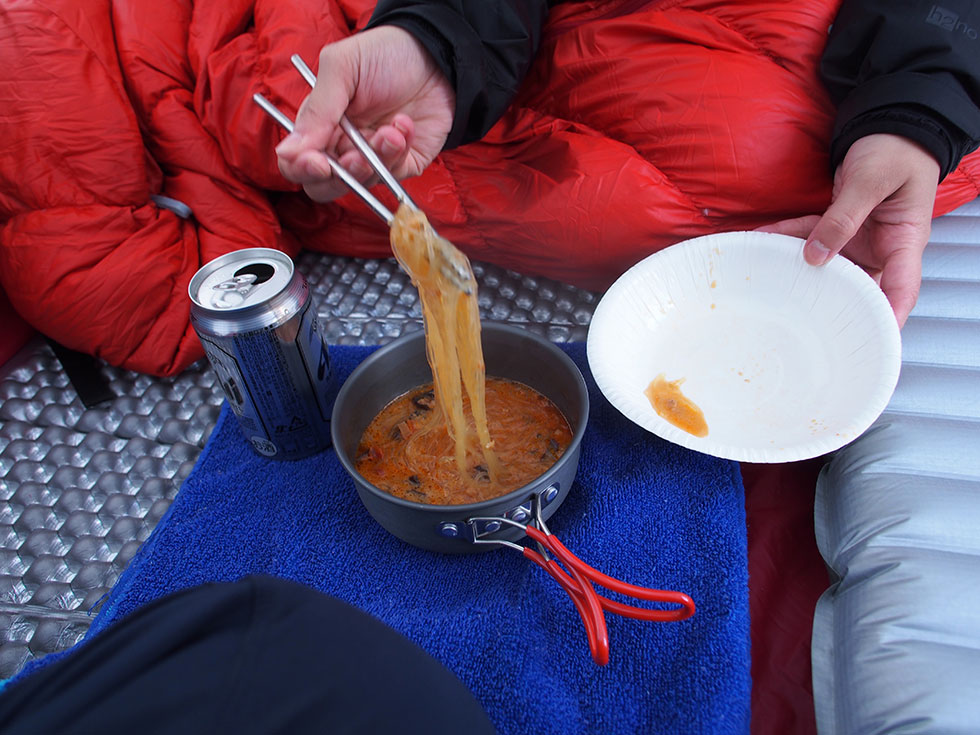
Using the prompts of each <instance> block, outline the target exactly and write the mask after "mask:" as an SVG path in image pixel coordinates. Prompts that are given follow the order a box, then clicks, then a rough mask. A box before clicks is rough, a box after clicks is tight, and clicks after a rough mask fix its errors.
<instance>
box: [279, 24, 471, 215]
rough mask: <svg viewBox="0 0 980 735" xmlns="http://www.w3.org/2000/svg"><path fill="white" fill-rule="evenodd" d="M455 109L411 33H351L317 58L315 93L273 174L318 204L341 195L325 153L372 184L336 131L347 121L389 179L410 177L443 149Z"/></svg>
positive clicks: (341, 187) (451, 97)
mask: <svg viewBox="0 0 980 735" xmlns="http://www.w3.org/2000/svg"><path fill="white" fill-rule="evenodd" d="M454 105H455V96H454V92H453V89H452V87H451V86H450V84H449V81H448V80H447V79H446V77H445V76H444V75H443V73H442V72H441V71H440V70H439V68H438V67H437V66H436V65H435V63H434V62H433V60H432V58H431V57H430V56H429V53H428V52H427V51H426V50H425V49H424V48H423V47H422V45H421V44H420V43H419V42H418V41H417V40H416V39H415V37H414V36H412V35H411V34H410V33H408V32H407V31H404V30H402V29H401V28H398V27H395V26H378V27H376V28H372V29H369V30H367V31H364V32H362V33H357V34H355V35H353V36H351V37H349V38H346V39H344V40H342V41H338V42H336V43H332V44H328V45H326V46H324V47H323V49H322V50H321V51H320V66H319V69H318V71H317V82H316V86H315V87H314V88H313V91H312V92H311V93H310V94H309V95H308V96H307V98H306V99H305V100H304V101H303V104H302V105H301V106H300V109H299V112H298V113H297V115H296V124H295V128H294V130H293V133H292V134H290V135H289V136H287V137H286V138H285V139H283V141H282V142H281V143H280V144H279V145H278V146H277V147H276V154H277V155H278V157H279V170H280V171H281V172H282V174H283V176H285V177H286V178H287V179H289V180H290V181H295V182H297V183H299V184H302V185H303V189H304V190H305V191H306V193H307V194H308V195H309V196H310V198H311V199H314V200H315V201H318V202H326V201H330V200H332V199H336V198H337V197H339V196H342V195H343V194H345V193H347V191H348V189H347V187H346V186H345V185H344V183H343V182H341V181H340V179H339V178H337V177H335V176H333V174H332V172H331V170H330V164H329V163H328V162H327V156H326V155H325V154H330V155H332V156H333V157H334V158H336V159H337V161H338V162H339V163H340V164H341V165H342V166H343V167H344V168H346V169H347V170H348V171H350V172H351V174H352V175H353V176H355V177H356V178H357V179H358V180H360V181H361V182H362V183H364V184H365V185H366V186H371V185H373V184H374V183H376V178H377V177H376V176H375V175H374V173H373V171H372V170H371V168H370V166H369V165H368V163H367V161H365V160H364V158H363V157H362V156H361V154H360V153H358V152H357V150H356V149H355V148H354V147H353V144H351V142H350V141H349V140H348V139H347V138H346V136H344V134H343V132H342V131H341V129H340V125H339V123H340V118H341V117H342V116H344V115H347V117H348V119H350V121H351V122H352V123H353V124H354V125H355V126H356V127H357V128H358V129H359V130H360V131H361V133H362V134H363V135H364V137H365V138H366V139H367V140H368V142H369V143H370V144H371V147H372V148H373V149H374V150H375V152H377V154H378V156H379V157H380V158H381V160H382V162H384V164H385V165H386V166H387V167H388V168H389V169H390V170H391V172H392V173H393V174H394V175H395V177H396V178H399V179H403V178H407V177H409V176H416V175H418V174H420V173H422V171H423V170H424V169H425V167H426V166H428V165H429V164H430V163H431V162H432V160H433V159H434V158H435V157H436V156H437V155H438V154H439V152H440V151H441V150H442V147H443V145H444V144H445V142H446V137H447V136H448V135H449V130H450V128H451V127H452V122H453V110H454Z"/></svg>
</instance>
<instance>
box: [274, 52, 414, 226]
mask: <svg viewBox="0 0 980 735" xmlns="http://www.w3.org/2000/svg"><path fill="white" fill-rule="evenodd" d="M289 60H290V61H292V62H293V66H295V67H296V69H297V70H298V71H299V73H300V74H302V75H303V79H305V80H306V83H307V84H309V85H310V88H311V89H312V88H313V87H314V86H316V74H314V73H313V70H312V69H310V67H308V66H307V65H306V62H305V61H303V57H301V56H300V55H299V54H293V55H292V56H290V57H289ZM340 129H341V130H343V131H344V132H345V133H346V134H347V137H348V138H350V140H351V142H352V143H353V144H354V147H355V148H357V150H358V151H360V153H361V155H362V156H364V157H365V158H366V159H367V161H368V163H369V164H371V168H372V169H374V172H375V173H376V174H377V175H378V176H379V177H380V179H381V180H382V181H383V182H384V183H385V186H387V187H388V188H389V189H391V192H392V193H393V194H394V195H395V198H397V199H398V201H399V202H403V203H405V204H407V205H408V206H409V207H411V208H412V209H413V210H415V211H418V207H417V206H416V205H415V202H413V201H412V198H411V197H410V196H409V195H408V192H407V191H405V189H404V188H403V187H402V185H401V184H400V183H399V182H398V179H396V178H395V176H394V174H392V173H391V171H389V170H388V167H387V166H385V165H384V164H383V163H382V162H381V159H380V158H378V154H377V153H375V152H374V149H373V148H371V146H370V145H369V144H368V142H367V140H365V139H364V136H363V135H361V131H360V130H358V129H357V128H356V127H354V124H353V123H352V122H351V121H350V120H348V119H347V116H346V115H344V116H343V117H341V118H340Z"/></svg>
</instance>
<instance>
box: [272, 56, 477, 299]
mask: <svg viewBox="0 0 980 735" xmlns="http://www.w3.org/2000/svg"><path fill="white" fill-rule="evenodd" d="M291 60H292V63H293V65H294V66H295V67H296V68H297V70H298V71H299V72H300V74H302V75H303V77H304V79H306V81H307V83H308V84H310V86H311V87H313V86H315V85H316V75H314V74H313V72H312V70H311V69H310V68H309V67H308V66H307V65H306V64H305V63H304V62H303V60H302V59H301V58H300V57H299V55H297V54H294V55H293V56H292V58H291ZM252 97H253V99H254V100H255V102H256V103H257V104H258V105H259V106H260V107H262V109H263V110H265V111H266V112H267V113H268V114H269V115H270V116H271V117H272V118H273V119H274V120H275V121H276V122H278V123H279V124H280V125H281V126H282V127H283V128H285V129H286V130H287V131H288V132H290V133H292V132H293V130H294V127H295V126H294V123H293V121H292V120H290V119H289V117H288V116H286V115H285V114H284V113H283V112H282V111H281V110H279V109H278V108H277V107H276V106H275V105H273V104H272V103H271V102H270V101H269V100H268V99H266V98H265V97H264V96H263V95H261V94H258V93H256V94H254V95H253V96H252ZM340 127H341V129H342V130H343V131H344V132H345V133H346V134H347V136H348V137H349V138H350V140H351V142H352V143H353V144H354V147H355V148H356V149H357V150H358V152H359V153H360V154H361V155H362V156H364V158H365V159H366V160H367V162H368V165H369V166H370V167H371V169H372V170H373V171H374V172H375V173H376V174H377V175H378V177H379V178H380V179H381V181H382V182H383V183H384V184H385V186H387V187H388V188H389V189H390V190H391V192H392V193H393V194H394V195H395V198H396V199H397V200H398V202H399V204H401V205H404V206H407V207H408V208H409V209H411V210H412V211H414V212H418V211H419V209H418V207H417V206H416V204H415V202H413V201H412V199H411V197H410V196H409V195H408V192H406V191H405V189H404V188H403V187H402V185H401V184H400V183H399V181H398V179H397V177H395V176H394V174H392V173H391V171H390V170H389V169H388V168H387V167H386V166H385V164H384V162H383V161H382V160H381V158H380V157H379V156H378V155H377V153H376V152H375V151H374V150H373V149H372V148H371V146H370V144H369V143H368V142H367V140H365V138H364V136H363V135H361V133H360V131H359V130H358V129H357V128H356V127H354V125H352V124H351V122H350V121H349V120H348V119H347V117H346V116H341V119H340ZM324 155H325V156H326V159H327V162H328V163H329V165H330V168H331V170H332V171H333V173H334V175H336V176H337V177H338V178H339V179H340V180H341V181H343V182H344V183H345V184H346V185H347V186H348V187H349V188H350V189H351V190H352V191H353V192H354V193H355V194H357V195H358V196H359V197H360V198H361V200H363V201H364V203H365V204H367V205H368V206H369V207H370V208H371V210H372V211H373V212H374V213H375V214H377V215H378V217H380V218H381V219H382V220H383V221H384V222H385V224H387V225H388V226H389V227H390V226H391V224H392V222H393V221H394V219H395V217H394V214H392V212H391V210H389V209H388V208H387V207H386V206H385V205H384V204H383V203H382V202H381V201H380V200H379V199H378V198H377V197H375V196H374V195H373V194H372V193H371V192H370V191H369V190H368V189H367V188H366V187H365V186H364V185H363V184H362V183H361V182H360V181H359V180H358V179H357V177H356V176H354V175H353V174H351V173H350V171H348V170H347V169H346V168H344V167H343V166H342V165H341V164H340V163H339V162H338V161H337V159H336V158H334V157H333V156H330V155H328V154H326V152H324ZM434 253H435V258H434V262H435V263H437V264H438V267H439V269H440V270H441V271H442V273H443V274H444V275H445V276H446V278H447V279H448V280H449V282H450V283H452V284H453V286H455V288H457V289H459V291H461V292H462V293H464V294H470V293H472V292H473V290H474V284H473V277H472V273H471V272H470V270H469V267H468V263H467V262H465V256H463V255H462V253H460V252H459V251H458V250H456V248H455V247H454V246H453V245H452V244H451V243H449V242H448V241H446V240H443V239H441V238H440V239H438V240H436V243H435V250H434Z"/></svg>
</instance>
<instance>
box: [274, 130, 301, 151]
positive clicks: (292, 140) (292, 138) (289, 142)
mask: <svg viewBox="0 0 980 735" xmlns="http://www.w3.org/2000/svg"><path fill="white" fill-rule="evenodd" d="M300 138H301V136H300V135H299V134H298V133H290V134H289V135H287V136H286V137H285V138H283V139H282V140H280V141H279V145H277V146H276V153H279V154H280V155H281V154H283V153H288V152H289V151H290V150H291V149H294V148H296V147H297V146H298V145H299V141H300Z"/></svg>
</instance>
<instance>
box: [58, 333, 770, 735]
mask: <svg viewBox="0 0 980 735" xmlns="http://www.w3.org/2000/svg"><path fill="white" fill-rule="evenodd" d="M371 349H372V348H364V347H339V346H338V347H332V348H331V356H332V358H333V360H334V365H335V368H336V370H337V372H338V375H339V377H340V378H341V379H343V378H345V377H346V376H347V375H349V374H350V372H351V370H353V368H354V367H355V366H356V365H357V363H358V362H360V360H362V359H363V358H364V357H365V356H366V355H367V354H368V353H369V352H370V350H371ZM565 349H566V350H567V352H568V353H569V354H570V356H571V357H572V359H573V360H574V361H575V362H576V364H577V365H578V366H579V368H580V369H581V370H582V372H583V375H585V376H586V381H587V383H588V385H589V397H590V400H591V402H592V405H591V414H590V420H589V426H588V429H587V431H586V434H585V437H584V440H583V443H582V453H581V459H580V464H579V470H578V475H577V477H576V482H575V484H574V486H573V487H572V489H571V492H570V494H569V496H568V498H567V499H566V500H565V502H564V503H563V504H562V506H561V507H560V508H559V509H558V510H557V512H556V513H555V515H554V516H553V517H552V519H551V520H550V521H549V526H550V527H551V529H552V531H553V532H554V533H555V535H556V536H557V537H558V538H559V539H561V540H563V541H564V542H565V544H566V545H567V546H568V547H569V548H570V549H571V550H572V551H573V552H576V553H577V554H578V555H579V556H581V557H582V558H583V559H585V560H586V561H587V562H589V563H591V564H592V565H593V566H595V567H597V568H599V569H600V570H602V571H605V572H606V573H608V574H611V575H612V576H614V577H618V578H620V579H623V580H626V581H629V582H633V583H635V584H640V585H644V586H649V587H657V588H661V589H676V590H680V591H683V592H686V593H688V594H689V595H691V597H692V598H693V599H694V601H695V603H696V604H697V613H696V614H695V615H694V617H692V618H690V619H688V620H686V621H683V622H679V623H678V622H675V623H651V622H643V621H637V620H632V619H626V618H620V617H618V616H614V615H607V620H608V625H609V638H610V662H609V664H608V666H606V667H599V666H597V665H596V664H594V663H593V661H592V659H591V657H590V655H589V650H588V645H587V643H586V640H585V634H584V632H583V628H582V623H581V621H580V619H579V617H578V614H577V613H576V610H575V607H574V606H573V605H572V603H571V601H570V600H569V599H568V597H567V596H566V595H565V593H564V592H563V591H562V590H561V589H560V588H559V587H558V585H557V584H556V583H555V582H554V581H553V580H552V579H551V578H550V577H549V576H548V575H547V574H545V573H544V572H543V571H542V570H541V569H539V568H538V567H536V566H534V565H532V564H530V563H529V562H528V561H526V560H525V559H524V558H523V557H522V556H521V555H520V554H519V553H517V552H515V551H513V550H510V549H501V550H496V551H492V552H489V553H483V554H476V555H458V556H457V555H444V554H435V553H432V552H428V551H423V550H420V549H417V548H415V547H412V546H409V545H408V544H405V543H404V542H402V541H399V540H398V539H396V538H394V537H393V536H391V535H389V534H388V533H387V532H386V531H384V530H383V529H382V528H381V527H380V526H378V525H377V524H376V523H375V522H374V520H373V519H372V518H371V516H370V515H368V513H367V511H366V510H365V509H364V507H363V506H362V505H361V503H360V501H359V500H358V498H357V495H356V493H355V490H354V486H353V483H352V481H351V480H350V478H349V477H348V476H347V475H346V474H345V472H344V470H343V468H342V467H341V465H340V463H339V462H338V461H337V459H336V457H335V456H334V453H333V452H332V451H326V452H323V453H321V454H320V455H318V456H316V457H312V458H309V459H306V460H301V461H296V462H275V461H270V460H266V459H263V458H261V457H258V456H257V455H256V454H255V453H254V452H252V450H251V449H250V448H249V447H248V445H247V444H246V442H245V441H244V439H243V438H242V436H241V434H240V433H239V429H238V425H237V423H236V420H235V417H234V415H233V414H232V413H231V412H230V411H229V410H228V406H227V404H226V405H225V406H224V408H223V409H222V412H221V415H220V417H219V419H218V424H217V426H216V427H215V429H214V431H213V433H212V435H211V438H210V439H209V440H208V443H207V446H206V447H205V449H204V451H203V453H202V454H201V456H200V459H199V460H198V463H197V465H196V466H195V468H194V470H193V471H192V473H191V475H190V476H189V477H188V478H187V480H186V481H185V482H184V485H183V487H182V488H181V490H180V493H179V494H178V496H177V498H176V499H175V501H174V503H173V504H172V506H171V508H170V510H169V511H168V513H167V514H166V515H165V516H164V518H163V519H162V520H161V521H160V523H159V524H158V526H157V528H156V529H155V530H154V532H153V534H152V535H151V536H150V538H149V539H148V540H147V542H146V543H145V544H144V545H143V547H142V549H141V550H140V551H139V553H138V554H137V555H136V556H135V557H134V559H133V560H132V562H131V563H130V565H129V567H128V568H127V569H126V571H125V572H124V574H123V575H122V577H121V578H120V580H119V582H118V583H117V585H116V586H115V587H114V588H113V590H112V592H111V593H110V595H109V597H108V599H107V600H106V602H105V604H104V605H103V607H102V609H101V610H100V612H99V613H98V615H97V617H96V618H95V620H94V621H93V624H92V626H91V630H90V632H89V634H88V637H87V638H86V640H88V639H89V638H91V636H93V635H96V634H97V633H98V632H99V631H100V630H103V629H105V628H106V627H107V626H108V625H110V624H111V623H112V622H113V621H115V620H118V619H120V618H121V617H123V616H125V615H127V614H128V613H131V612H132V611H134V610H135V609H137V608H138V607H140V606H141V605H144V604H146V603H148V602H150V601H151V600H154V599H156V598H159V597H161V596H163V595H166V594H168V593H171V592H174V591H176V590H179V589H182V588H186V587H189V586H193V585H197V584H201V583H205V582H214V581H225V580H235V579H239V578H241V577H244V576H247V575H250V574H257V573H266V574H273V575H278V576H281V577H286V578H289V579H293V580H296V581H298V582H301V583H304V584H307V585H309V586H312V587H314V588H317V589H319V590H322V591H324V592H326V593H329V594H331V595H335V596H336V597H339V598H341V599H344V600H346V601H348V602H350V603H352V604H353V605H355V606H357V607H359V608H361V609H362V610H365V611H367V612H369V613H371V614H372V615H374V616H375V617H377V618H379V619H381V620H382V621H384V622H386V623H387V624H389V625H390V626H392V627H393V628H395V629H397V630H399V631H401V632H402V633H404V634H405V635H406V636H408V637H409V638H410V639H412V640H413V641H415V642H416V643H418V644H419V645H421V646H422V648H424V649H426V650H427V651H428V652H429V653H430V654H432V655H433V656H435V657H436V658H437V659H439V660H441V661H442V662H443V663H444V664H446V665H447V666H448V667H449V668H450V669H451V670H452V671H454V672H455V673H456V675H457V676H459V678H460V679H461V680H462V681H463V682H464V683H465V684H466V685H467V686H468V687H469V688H470V689H471V690H472V691H473V692H474V694H475V695H476V696H477V698H478V699H479V700H480V701H481V702H482V703H483V705H484V707H485V709H486V710H487V712H488V714H489V715H490V718H491V720H492V721H493V722H494V724H495V726H496V727H497V729H498V730H499V732H500V733H502V735H510V734H511V733H513V734H515V735H518V734H523V733H563V734H571V733H630V734H631V735H632V734H634V733H654V732H665V733H666V732H670V733H712V734H717V733H746V732H748V729H749V697H750V689H751V680H750V675H749V666H750V657H749V609H748V569H747V558H746V529H745V511H744V491H743V488H742V484H741V477H740V473H739V468H738V465H737V464H736V463H733V462H728V461H724V460H719V459H716V458H713V457H709V456H706V455H703V454H699V453H696V452H692V451H689V450H686V449H684V448H682V447H678V446H675V445H673V444H670V443H668V442H665V441H662V440H661V439H659V438H657V437H655V436H653V435H651V434H649V433H647V432H646V431H644V430H642V429H640V428H638V427H636V426H635V425H634V424H632V423H631V422H630V421H628V420H627V419H625V418H624V417H623V416H622V415H621V414H619V412H618V411H616V409H615V408H613V407H612V406H611V405H610V404H609V403H608V402H607V401H606V400H605V398H604V397H603V396H602V394H601V393H600V392H599V391H598V390H597V389H596V387H595V383H594V380H593V379H592V376H591V373H590V372H589V370H588V364H587V361H586V358H585V348H584V345H582V344H572V345H566V346H565ZM80 645H84V641H83V643H82V644H80ZM39 663H43V662H39Z"/></svg>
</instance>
